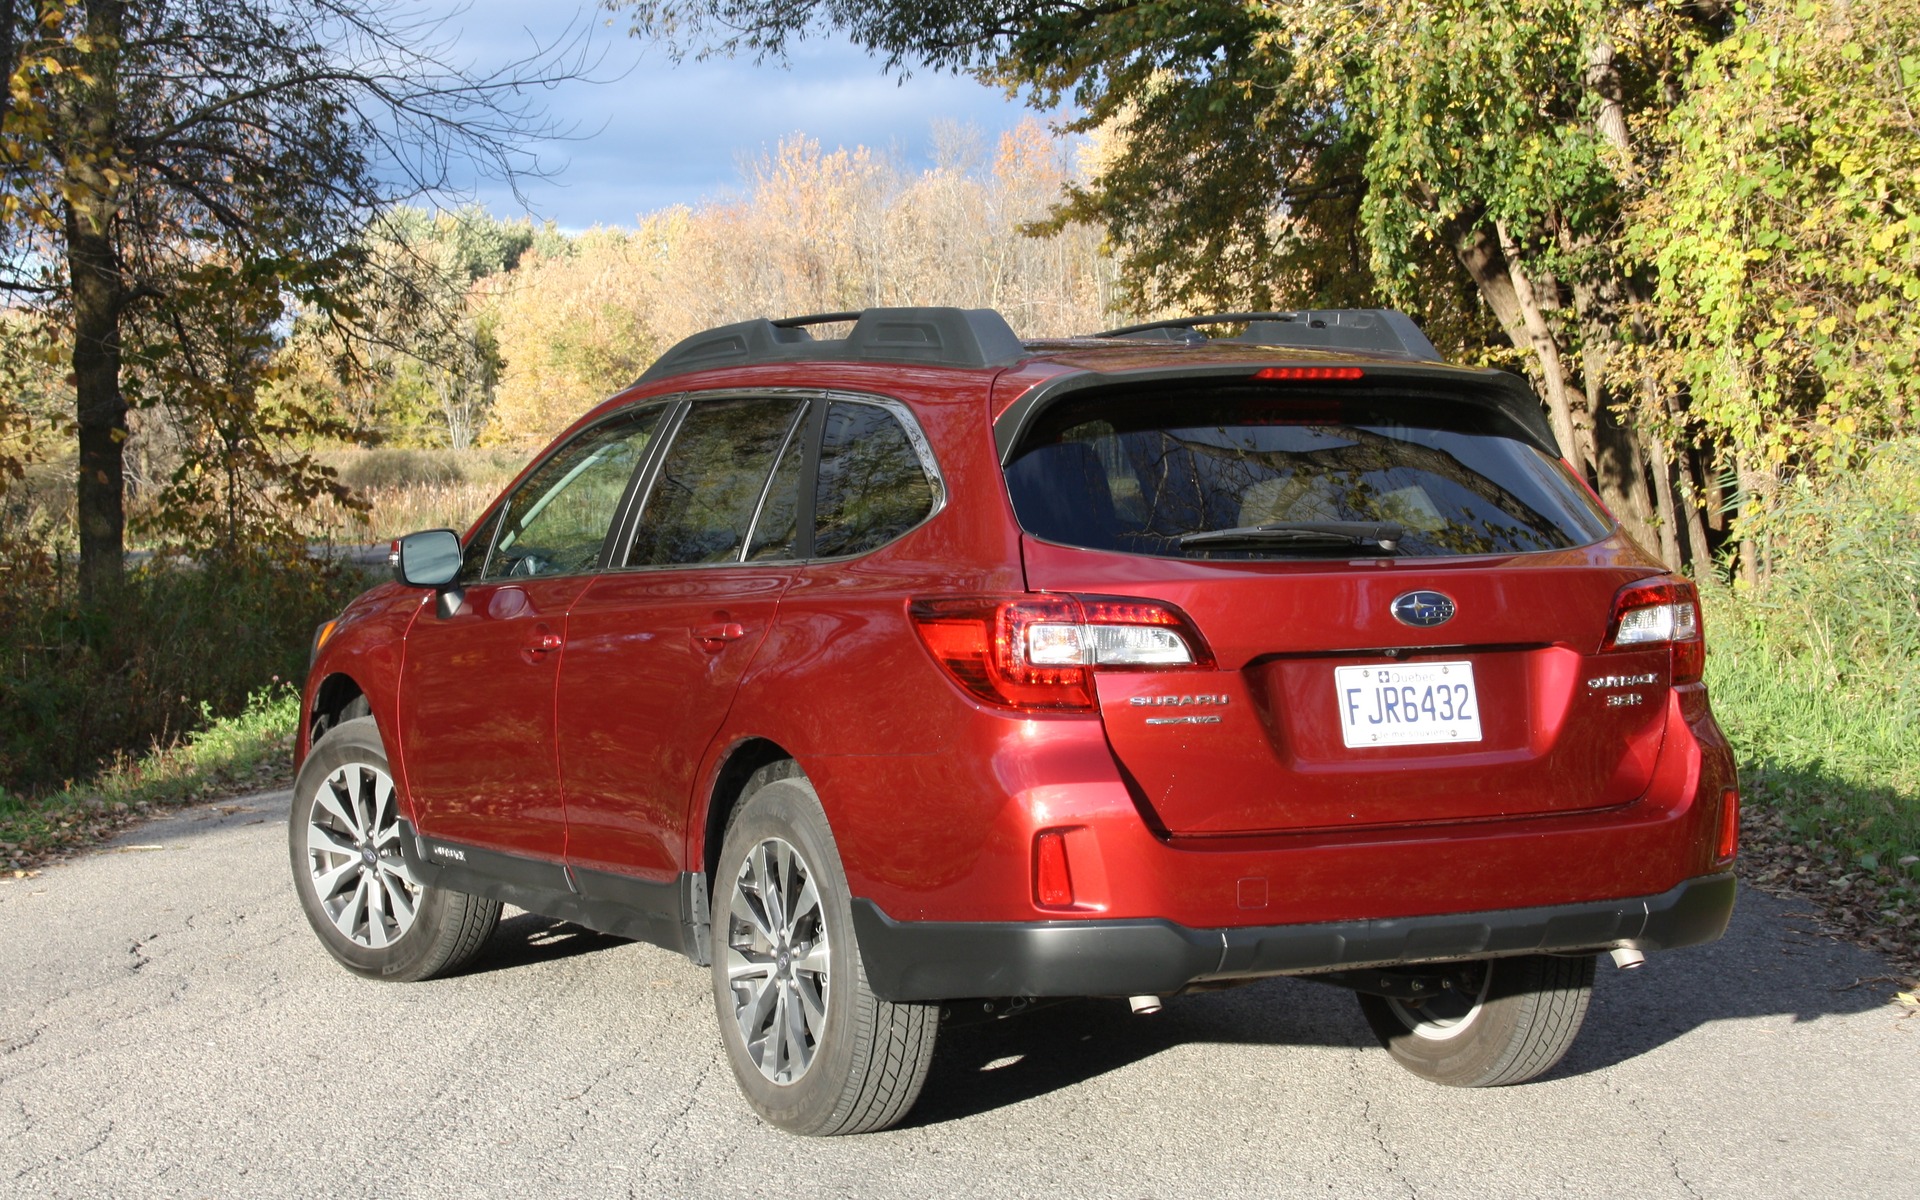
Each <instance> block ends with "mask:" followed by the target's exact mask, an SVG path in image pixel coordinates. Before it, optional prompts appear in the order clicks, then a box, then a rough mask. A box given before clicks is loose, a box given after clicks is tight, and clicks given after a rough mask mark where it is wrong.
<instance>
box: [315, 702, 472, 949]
mask: <svg viewBox="0 0 1920 1200" xmlns="http://www.w3.org/2000/svg"><path fill="white" fill-rule="evenodd" d="M400 838H401V832H400V809H399V797H398V796H397V795H396V794H395V792H394V787H393V775H392V773H391V771H390V770H389V769H388V766H387V754H386V749H385V748H384V747H383V746H382V745H381V742H380V730H379V728H378V727H377V726H376V725H375V724H374V721H373V718H372V717H359V718H356V719H354V720H350V721H343V722H341V723H340V724H339V725H336V726H334V727H333V728H332V729H330V730H328V731H327V733H326V735H325V736H324V737H322V738H321V739H320V740H319V741H318V742H316V743H314V747H313V752H312V753H311V754H309V755H307V761H306V762H304V763H302V764H301V766H300V774H299V777H298V778H296V779H295V780H294V784H293V810H292V812H291V813H289V814H288V826H287V850H288V852H289V854H290V855H291V857H292V860H293V885H294V890H295V891H296V892H297V893H298V894H299V896H300V907H301V908H302V909H304V910H305V911H306V914H307V922H308V923H309V924H310V925H312V926H313V931H314V932H315V933H316V934H318V935H319V936H320V942H321V944H322V945H324V946H325V947H326V948H327V950H328V952H329V953H331V954H332V955H333V957H334V958H336V959H337V960H339V962H340V963H341V965H342V966H345V967H346V968H347V969H348V970H350V971H354V972H356V973H358V974H361V975H365V976H367V977H368V978H370V979H388V980H393V981H395V982H400V983H406V982H412V981H414V980H420V979H430V978H432V977H433V976H435V975H446V974H450V973H452V972H454V971H457V970H459V969H460V968H462V967H464V966H466V965H467V964H468V963H470V962H472V961H473V960H474V958H476V957H478V955H479V953H480V951H481V949H482V948H483V947H484V946H485V945H486V942H487V937H488V935H490V934H491V933H492V932H493V927H494V925H495V924H496V923H498V921H499V919H500V902H499V901H497V900H483V899H481V898H480V897H478V896H469V895H467V894H465V893H463V892H454V891H449V890H447V889H445V888H437V887H429V886H427V885H425V884H422V883H420V882H418V881H417V880H415V879H414V877H413V873H412V872H411V871H410V870H408V868H407V863H406V859H405V858H404V857H403V856H402V855H401V853H400Z"/></svg>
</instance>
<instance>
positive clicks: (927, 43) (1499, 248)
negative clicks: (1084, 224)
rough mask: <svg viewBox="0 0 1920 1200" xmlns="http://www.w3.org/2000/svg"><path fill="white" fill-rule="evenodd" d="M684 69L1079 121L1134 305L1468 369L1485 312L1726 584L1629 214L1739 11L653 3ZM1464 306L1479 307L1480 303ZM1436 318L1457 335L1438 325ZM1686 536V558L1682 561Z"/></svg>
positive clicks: (1660, 525)
mask: <svg viewBox="0 0 1920 1200" xmlns="http://www.w3.org/2000/svg"><path fill="white" fill-rule="evenodd" d="M631 7H632V10H633V11H634V13H635V15H636V18H637V20H636V27H637V29H638V30H640V31H642V32H651V33H655V34H663V35H666V36H668V37H669V38H671V39H673V42H674V45H675V46H676V48H677V49H679V50H680V51H682V52H685V51H686V50H688V49H689V48H704V49H707V50H718V51H726V52H733V51H745V52H748V53H754V54H760V55H778V54H780V53H782V52H783V51H784V50H785V48H786V47H787V45H788V44H789V43H790V42H791V41H792V40H794V39H795V38H799V37H803V36H806V35H808V34H809V33H812V32H816V31H819V30H821V29H825V28H837V29H839V30H841V31H844V32H845V33H847V34H848V35H849V36H851V38H852V39H853V40H854V41H855V42H856V43H858V44H860V45H862V46H865V47H867V48H868V49H870V50H871V51H873V52H874V53H876V54H877V55H879V56H881V57H882V58H883V59H884V61H885V62H886V64H887V65H888V66H889V67H890V68H900V69H905V68H910V67H912V66H917V65H926V66H930V67H933V68H939V69H956V70H963V71H972V72H974V73H976V74H979V75H981V76H983V77H986V78H989V79H994V80H998V81H1000V82H1002V83H1005V84H1007V85H1009V86H1012V87H1015V88H1021V89H1025V90H1026V91H1027V93H1028V94H1029V95H1030V96H1031V97H1032V98H1033V99H1034V100H1035V101H1036V102H1037V103H1039V104H1042V105H1048V106H1051V105H1053V104H1056V103H1058V102H1060V101H1061V100H1063V99H1067V98H1071V99H1072V100H1073V101H1074V102H1075V103H1077V104H1078V105H1079V106H1080V108H1081V110H1082V112H1083V113H1084V116H1082V117H1081V118H1080V119H1079V121H1078V122H1077V123H1076V124H1077V126H1078V127H1080V128H1082V129H1093V128H1098V127H1107V128H1109V129H1111V130H1113V131H1114V133H1115V135H1116V136H1117V142H1118V145H1117V150H1116V152H1115V153H1114V154H1113V155H1112V156H1111V157H1110V158H1109V159H1108V161H1107V163H1106V165H1105V166H1104V168H1103V169H1102V170H1101V172H1100V174H1099V175H1098V176H1096V177H1095V178H1094V179H1093V180H1091V181H1090V182H1089V183H1088V185H1087V186H1085V187H1083V188H1080V189H1078V190H1077V191H1075V192H1074V193H1073V194H1072V195H1071V198H1070V200H1069V202H1068V203H1067V205H1066V206H1065V207H1064V208H1063V209H1062V210H1061V215H1063V216H1072V217H1081V218H1092V219H1098V220H1101V221H1103V222H1104V223H1105V224H1107V226H1108V227H1109V228H1110V229H1111V230H1112V231H1113V233H1114V235H1115V237H1116V239H1117V240H1119V241H1120V242H1122V244H1124V245H1125V246H1127V254H1126V268H1127V276H1128V285H1129V295H1130V297H1131V299H1132V300H1133V302H1134V304H1135V306H1136V307H1153V306H1158V305H1162V304H1173V305H1177V306H1181V307H1189V306H1199V305H1201V304H1207V305H1210V304H1222V305H1238V304H1247V305H1254V306H1265V305H1268V304H1272V303H1282V302H1283V303H1289V304H1299V305H1305V304H1316V303H1327V302H1334V303H1339V302H1345V303H1354V302H1374V301H1376V300H1377V299H1380V298H1385V299H1388V300H1393V301H1397V302H1399V303H1401V304H1403V305H1404V306H1407V307H1411V308H1413V309H1415V310H1416V312H1418V313H1419V314H1420V315H1421V316H1422V317H1423V318H1425V319H1426V321H1427V324H1428V325H1429V327H1430V329H1431V330H1432V331H1433V332H1434V334H1435V336H1436V337H1437V339H1438V340H1439V341H1440V342H1441V344H1443V345H1447V344H1448V343H1449V342H1451V343H1452V348H1453V349H1454V350H1456V351H1462V350H1465V351H1468V352H1472V351H1473V350H1475V349H1476V347H1475V346H1474V342H1475V341H1477V340H1478V337H1479V335H1480V334H1481V332H1482V331H1483V330H1484V329H1485V325H1484V318H1482V317H1479V316H1478V314H1477V313H1475V312H1474V311H1473V309H1472V308H1471V307H1470V306H1469V307H1465V308H1463V306H1462V304H1461V303H1460V302H1461V300H1462V298H1463V296H1464V295H1471V296H1473V297H1477V299H1478V301H1479V302H1480V303H1481V304H1482V305H1484V309H1482V310H1481V311H1482V312H1484V313H1487V314H1490V315H1491V316H1492V317H1493V318H1494V320H1495V322H1497V328H1498V329H1499V331H1500V333H1501V334H1502V335H1504V337H1505V339H1506V340H1507V342H1508V343H1509V344H1510V346H1511V352H1512V354H1514V355H1515V356H1517V358H1518V360H1519V362H1520V363H1521V365H1523V367H1524V368H1525V369H1526V370H1527V372H1528V373H1529V374H1530V375H1531V376H1532V377H1533V379H1534V381H1535V383H1536V385H1537V387H1538V389H1539V391H1540V392H1541V395H1542V398H1543V400H1544V401H1545V403H1546V405H1547V409H1548V412H1549V414H1550V416H1551V417H1552V420H1553V424H1554V426H1555V429H1556V432H1557V434H1558V436H1559V440H1560V442H1561V444H1562V447H1563V448H1564V449H1565V451H1566V453H1567V454H1568V456H1569V457H1570V458H1571V459H1572V460H1573V461H1574V462H1575V463H1576V464H1577V465H1578V466H1579V467H1581V468H1582V469H1583V470H1584V472H1585V473H1586V474H1587V475H1588V476H1589V478H1591V479H1592V480H1593V481H1594V482H1595V484H1596V485H1597V486H1598V487H1599V489H1600V491H1601V492H1602V494H1603V495H1604V496H1605V497H1606V499H1607V500H1608V501H1609V503H1610V504H1611V505H1612V507H1613V508H1614V509H1615V511H1616V512H1617V513H1619V514H1620V515H1621V517H1622V519H1623V520H1624V521H1625V522H1626V523H1627V525H1628V527H1629V529H1631V530H1632V531H1633V532H1635V533H1636V534H1637V535H1638V536H1639V537H1641V538H1642V540H1644V541H1646V542H1647V543H1648V544H1649V545H1652V546H1655V547H1658V548H1660V549H1662V550H1663V551H1664V553H1665V554H1666V556H1667V558H1668V559H1669V560H1670V561H1673V562H1675V563H1676V564H1677V563H1678V562H1679V561H1681V560H1682V558H1691V559H1692V560H1693V561H1696V562H1699V561H1703V560H1704V558H1705V556H1706V554H1707V547H1706V545H1705V543H1704V535H1703V534H1699V532H1698V531H1699V521H1698V516H1697V509H1696V508H1691V507H1689V508H1688V509H1687V510H1686V511H1687V512H1688V513H1690V514H1692V515H1691V516H1690V518H1689V519H1688V520H1682V519H1681V515H1682V511H1681V508H1679V507H1677V506H1676V504H1675V497H1674V490H1673V489H1674V488H1675V487H1676V486H1678V487H1679V488H1680V489H1681V494H1682V496H1683V497H1685V498H1691V497H1693V496H1695V495H1697V493H1698V490H1699V489H1698V487H1697V484H1698V469H1697V467H1696V466H1695V465H1694V464H1691V463H1690V462H1683V461H1678V460H1676V459H1675V458H1674V457H1673V456H1672V455H1670V454H1669V453H1668V446H1669V442H1668V440H1667V438H1666V437H1664V436H1661V435H1662V434H1674V435H1675V436H1679V432H1678V431H1684V429H1685V428H1686V421H1685V416H1684V412H1683V408H1684V403H1685V396H1684V394H1680V393H1677V392H1676V391H1675V390H1674V389H1673V388H1671V387H1669V386H1666V385H1665V384H1664V383H1663V382H1662V380H1661V379H1660V378H1659V377H1658V376H1657V374H1655V373H1653V372H1650V371H1644V370H1637V369H1636V364H1637V363H1639V362H1640V361H1641V360H1639V359H1637V358H1636V357H1635V356H1634V355H1632V354H1630V353H1628V352H1627V351H1628V349H1629V347H1631V346H1633V345H1635V344H1639V343H1645V342H1648V341H1651V340H1654V339H1655V338H1657V337H1658V336H1659V335H1658V331H1657V330H1650V329H1648V328H1646V327H1645V322H1646V321H1647V320H1648V319H1649V313H1648V310H1647V309H1646V308H1645V306H1644V304H1643V303H1642V301H1643V300H1644V298H1645V287H1646V282H1647V273H1646V271H1645V264H1644V263H1643V262H1641V261H1637V260H1635V259H1633V258H1632V257H1631V256H1630V255H1629V254H1628V253H1627V251H1626V247H1625V246H1624V244H1623V242H1622V238H1621V229H1622V221H1623V210H1624V208H1625V205H1626V203H1627V201H1628V199H1629V198H1630V196H1631V195H1632V194H1633V192H1634V190H1635V189H1636V188H1637V187H1638V186H1640V180H1641V178H1642V176H1641V174H1640V173H1641V172H1643V171H1645V170H1646V169H1647V167H1648V166H1649V165H1650V164H1649V157H1650V156H1651V155H1652V154H1653V153H1654V152H1655V151H1657V150H1658V148H1659V147H1658V144H1657V143H1655V144H1649V143H1648V142H1647V141H1646V140H1645V139H1644V137H1643V133H1644V131H1645V129H1646V128H1647V127H1648V125H1649V123H1653V124H1656V125H1657V124H1658V123H1659V122H1660V121H1661V120H1663V119H1664V118H1665V116H1666V114H1668V113H1669V112H1670V111H1671V109H1672V106H1673V104H1674V102H1675V100H1676V98H1677V96H1678V95H1679V94H1680V92H1681V88H1682V86H1683V77H1684V73H1685V71H1686V68H1687V66H1688V64H1689V62H1690V61H1691V58H1692V56H1693V55H1695V54H1696V53H1697V52H1698V51H1699V50H1700V49H1701V48H1702V47H1703V46H1705V45H1707V44H1710V43H1711V42H1713V41H1715V40H1717V39H1719V38H1720V37H1723V36H1724V35H1725V34H1726V33H1727V31H1728V30H1729V29H1730V28H1731V24H1732V15H1731V11H1730V9H1729V8H1728V7H1726V6H1724V5H1722V4H1719V3H1717V2H1716V0H1706V2H1704V3H1699V2H1696V3H1687V4H1675V5H1671V6H1666V5H1652V6H1639V7H1622V6H1613V5H1607V4H1603V3H1600V0H1545V2H1544V3H1531V4H1527V5H1519V4H1512V3H1505V4H1484V3H1479V2H1477V0H1361V2H1359V3H1353V4H1339V5H1329V4H1322V3H1319V2H1318V0H1246V2H1239V0H1202V2H1201V3H1197V4H1189V5H1164V4H1159V3H1154V2H1151V0H1111V2H1108V3H1100V4H1081V3H1065V2H1062V0H995V2H993V3H988V4H982V5H968V6H960V5H923V4H913V3H906V2H905V0H832V2H829V3H823V2H820V0H812V2H805V3H784V2H783V3H773V2H771V0H639V2H638V3H635V4H633V5H632V6H631ZM1463 285H1464V286H1466V287H1470V288H1471V291H1470V292H1466V293H1463V290H1462V289H1463ZM1436 318H1437V319H1436ZM1677 531H1684V532H1685V533H1686V535H1687V543H1688V544H1687V546H1686V547H1685V548H1684V549H1683V547H1682V546H1681V543H1680V539H1679V533H1678V532H1677Z"/></svg>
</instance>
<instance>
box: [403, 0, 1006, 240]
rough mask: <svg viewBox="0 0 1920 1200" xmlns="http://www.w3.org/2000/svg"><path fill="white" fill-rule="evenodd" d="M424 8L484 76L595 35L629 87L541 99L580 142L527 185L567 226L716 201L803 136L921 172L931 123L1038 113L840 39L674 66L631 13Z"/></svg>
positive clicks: (489, 0)
mask: <svg viewBox="0 0 1920 1200" xmlns="http://www.w3.org/2000/svg"><path fill="white" fill-rule="evenodd" d="M427 11H428V12H440V11H447V12H450V13H451V15H450V16H448V17H447V24H446V26H445V28H444V30H443V32H444V34H445V35H446V36H448V37H450V38H451V37H456V36H457V38H458V41H457V44H456V46H455V48H454V53H453V57H455V58H456V59H462V60H465V61H468V62H470V63H471V64H472V65H473V66H474V67H476V68H478V69H481V70H485V69H487V68H489V67H493V66H497V65H499V64H501V63H503V62H506V61H509V60H511V59H513V58H516V57H519V56H521V55H524V54H526V53H527V52H528V51H529V50H530V49H531V48H532V47H533V46H534V45H535V43H536V42H539V43H543V44H550V43H552V42H553V41H554V40H555V39H556V38H558V37H560V36H561V35H562V34H564V33H565V32H566V31H567V30H568V28H569V26H570V25H571V26H572V27H573V28H574V29H576V30H577V29H578V28H580V27H581V25H582V24H584V23H587V22H591V23H592V24H593V25H594V27H595V28H594V42H595V46H596V48H597V49H598V50H599V51H600V52H602V55H603V57H602V59H601V63H600V66H599V68H598V70H597V71H596V72H595V73H596V74H597V75H598V76H601V77H613V76H620V78H617V79H614V80H613V81H612V82H606V83H590V82H570V83H565V84H562V85H560V86H558V87H557V88H555V89H554V90H552V91H551V92H549V93H547V94H546V95H545V96H544V97H543V102H544V104H545V106H546V108H547V111H548V113H549V114H550V115H551V116H552V117H554V118H555V119H557V120H558V121H559V122H560V123H561V124H563V125H567V126H571V127H572V128H573V130H574V137H573V139H572V140H567V141H556V142H549V143H545V144H543V145H541V146H540V147H538V150H539V153H540V158H541V161H542V164H543V166H544V167H545V168H547V169H549V170H552V171H553V172H554V178H553V179H552V180H551V181H545V180H534V181H532V182H531V183H529V184H528V185H526V186H525V188H524V190H525V191H526V192H527V193H528V199H529V200H530V201H531V203H532V208H533V213H534V215H535V216H536V217H538V218H542V219H552V220H554V221H556V222H558V223H559V224H560V225H561V226H562V227H564V228H568V229H582V228H585V227H587V226H589V225H593V224H596V223H598V224H631V223H632V222H633V221H634V218H635V217H636V215H638V214H640V213H644V212H651V211H653V210H655V209H659V208H664V207H666V206H668V205H670V204H692V203H695V202H697V201H699V200H700V199H702V198H704V197H709V196H718V195H721V194H723V193H725V192H727V191H728V190H730V189H733V188H735V187H737V185H738V183H739V179H740V171H739V164H740V162H741V161H742V159H743V158H752V157H754V156H757V155H759V154H761V153H763V152H765V151H769V150H771V149H773V147H774V146H775V145H776V144H777V143H778V142H779V141H780V140H781V139H782V138H784V137H786V136H788V135H790V134H794V133H804V134H806V135H808V136H810V137H813V138H816V139H818V140H819V141H820V143H821V144H822V145H823V146H825V147H826V148H828V149H832V148H833V147H835V146H849V147H851V146H855V145H865V146H871V147H874V148H875V149H881V150H892V151H894V152H896V153H898V154H900V155H902V156H903V157H904V158H905V159H906V160H907V161H908V162H910V163H924V162H927V161H928V154H929V149H930V144H931V131H932V126H933V123H934V122H935V121H936V120H941V119H947V120H955V121H960V122H962V123H967V124H971V125H974V126H976V127H977V128H979V129H980V130H982V131H983V132H984V133H986V134H987V135H988V136H989V138H992V137H993V136H994V135H996V134H998V132H999V131H1001V130H1003V129H1007V128H1010V127H1011V126H1013V125H1014V124H1016V123H1018V122H1019V121H1020V120H1021V119H1022V118H1023V117H1026V116H1029V115H1032V114H1031V112H1030V110H1028V109H1027V108H1025V107H1024V106H1022V105H1021V104H1019V103H1018V102H1016V101H1011V100H1008V99H1007V98H1006V96H1005V95H1004V94H1003V93H1002V92H1000V91H999V90H998V89H996V88H988V87H983V86H981V85H980V84H978V83H975V82H974V81H973V80H971V79H965V78H956V77H954V76H951V75H940V74H934V73H931V72H926V71H917V72H915V73H914V74H913V75H912V77H911V78H909V79H908V80H906V82H905V83H902V82H900V80H899V79H898V78H897V77H893V76H887V75H883V74H882V73H881V71H880V64H879V62H878V61H877V60H875V59H871V58H869V57H867V56H866V55H865V54H864V53H862V52H861V51H860V50H858V49H856V48H854V47H853V46H851V45H848V44H846V43H845V42H843V41H839V40H828V39H815V40H810V41H807V42H804V43H802V44H800V45H799V46H798V47H796V48H795V50H794V52H793V53H792V55H791V56H790V61H789V63H788V64H787V65H786V66H785V67H782V66H778V65H763V66H757V65H755V64H754V63H753V62H752V61H751V60H750V59H746V58H739V59H713V60H709V61H707V62H694V61H692V60H688V61H686V62H683V63H680V64H677V65H676V64H675V63H674V62H673V61H672V59H671V58H670V57H669V56H668V54H667V53H666V51H665V50H664V48H662V47H659V46H655V45H652V44H650V43H647V42H644V41H642V40H640V39H637V38H634V37H632V36H630V35H629V34H628V33H627V26H628V24H629V22H628V20H627V19H626V18H625V17H624V16H621V15H618V14H611V13H607V12H604V11H601V10H597V9H594V8H580V7H576V6H575V4H574V3H573V0H557V2H556V3H552V4H547V5H541V4H528V3H526V0H469V2H468V3H465V4H464V5H461V6H459V7H458V8H457V9H456V7H455V5H454V4H453V3H451V2H448V3H446V4H444V5H443V4H441V3H439V2H438V0H428V7H427ZM609 18H611V20H612V22H613V25H612V27H608V25H607V21H608V19H609ZM475 192H476V194H477V199H478V200H479V201H480V202H481V203H483V204H485V205H487V206H488V207H489V208H490V209H492V210H493V211H494V213H496V214H497V215H500V216H508V215H517V214H518V213H519V212H520V211H521V208H520V205H519V204H518V203H517V202H516V201H515V200H514V197H513V195H512V193H511V192H510V191H509V190H508V189H507V188H505V187H504V186H501V185H499V184H496V183H489V182H485V181H482V182H481V183H479V184H478V185H476V187H475Z"/></svg>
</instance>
